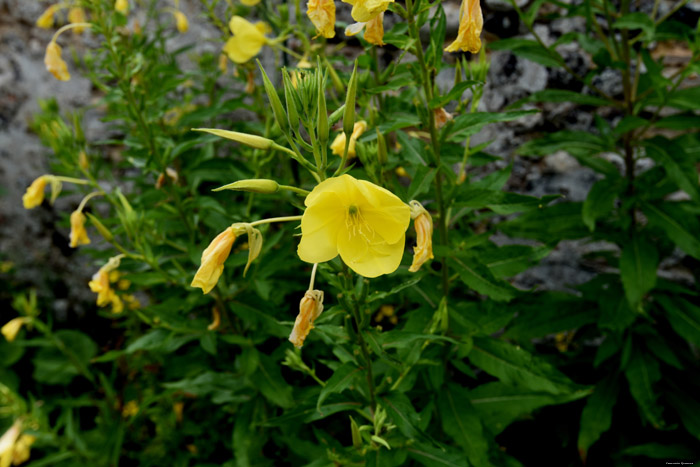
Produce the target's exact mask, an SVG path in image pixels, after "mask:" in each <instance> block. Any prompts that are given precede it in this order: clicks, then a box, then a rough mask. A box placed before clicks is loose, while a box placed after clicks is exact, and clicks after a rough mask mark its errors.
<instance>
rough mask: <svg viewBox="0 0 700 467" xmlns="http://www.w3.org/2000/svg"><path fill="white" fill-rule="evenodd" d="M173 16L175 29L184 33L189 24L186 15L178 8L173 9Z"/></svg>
mask: <svg viewBox="0 0 700 467" xmlns="http://www.w3.org/2000/svg"><path fill="white" fill-rule="evenodd" d="M173 16H174V17H175V25H176V27H177V30H178V31H179V32H180V33H181V34H184V33H186V32H187V30H188V29H189V28H190V24H189V22H188V21H187V16H185V14H184V13H183V12H181V11H180V10H174V11H173Z"/></svg>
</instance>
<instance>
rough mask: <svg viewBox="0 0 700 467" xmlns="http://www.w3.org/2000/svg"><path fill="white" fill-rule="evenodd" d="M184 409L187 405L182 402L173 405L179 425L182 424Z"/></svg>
mask: <svg viewBox="0 0 700 467" xmlns="http://www.w3.org/2000/svg"><path fill="white" fill-rule="evenodd" d="M184 409H185V403H184V402H182V401H180V402H175V403H174V404H173V413H175V420H177V422H178V423H182V412H183V411H184Z"/></svg>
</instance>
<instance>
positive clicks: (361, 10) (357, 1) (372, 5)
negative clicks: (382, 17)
mask: <svg viewBox="0 0 700 467" xmlns="http://www.w3.org/2000/svg"><path fill="white" fill-rule="evenodd" d="M343 2H345V3H349V4H350V5H352V11H351V12H350V14H351V15H352V19H354V20H355V21H357V22H358V23H366V22H368V21H369V20H371V19H374V18H375V17H376V16H377V15H378V14H379V13H383V12H385V11H386V9H387V8H389V4H390V3H394V0H343Z"/></svg>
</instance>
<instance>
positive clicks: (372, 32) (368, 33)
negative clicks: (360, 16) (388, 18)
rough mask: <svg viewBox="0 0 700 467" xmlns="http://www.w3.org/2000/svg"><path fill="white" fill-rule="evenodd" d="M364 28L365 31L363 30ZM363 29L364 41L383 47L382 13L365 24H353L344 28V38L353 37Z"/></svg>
mask: <svg viewBox="0 0 700 467" xmlns="http://www.w3.org/2000/svg"><path fill="white" fill-rule="evenodd" d="M365 28H366V29H365ZM362 29H365V40H366V41H367V42H369V43H370V44H374V45H379V46H382V45H384V12H382V13H379V14H378V15H377V16H375V17H374V18H372V19H371V20H369V21H367V22H366V23H353V24H351V25H350V26H348V27H347V28H345V35H346V36H354V35H356V34H359V33H360V31H362Z"/></svg>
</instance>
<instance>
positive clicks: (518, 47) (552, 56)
mask: <svg viewBox="0 0 700 467" xmlns="http://www.w3.org/2000/svg"><path fill="white" fill-rule="evenodd" d="M489 48H490V49H492V50H510V51H511V52H513V53H514V54H515V55H517V56H519V57H522V58H526V59H528V60H531V61H533V62H535V63H539V64H540V65H544V66H546V67H550V68H561V63H563V61H564V59H563V58H561V56H560V55H559V53H558V52H557V51H555V50H553V49H551V48H550V49H547V48H545V47H543V46H541V45H540V44H539V43H537V42H535V41H533V40H529V39H515V38H514V39H501V40H500V41H496V42H491V43H490V44H489Z"/></svg>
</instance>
